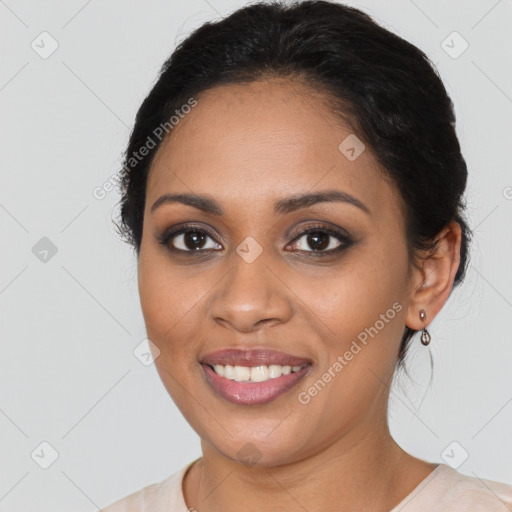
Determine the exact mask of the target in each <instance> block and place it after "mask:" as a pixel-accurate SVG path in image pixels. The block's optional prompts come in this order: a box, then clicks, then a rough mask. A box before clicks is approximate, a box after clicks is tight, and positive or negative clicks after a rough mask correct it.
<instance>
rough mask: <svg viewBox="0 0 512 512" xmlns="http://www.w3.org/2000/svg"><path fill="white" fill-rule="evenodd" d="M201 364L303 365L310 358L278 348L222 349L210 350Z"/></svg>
mask: <svg viewBox="0 0 512 512" xmlns="http://www.w3.org/2000/svg"><path fill="white" fill-rule="evenodd" d="M200 362H201V363H203V364H208V365H211V366H214V365H216V364H221V365H224V366H225V365H227V364H230V365H231V366H248V367H253V366H270V365H271V364H278V365H280V366H303V365H305V364H311V360H310V359H307V358H305V357H299V356H294V355H292V354H287V353H285V352H280V351H279V350H272V349H252V350H242V349H224V350H218V351H216V352H211V353H210V354H207V355H206V356H205V357H203V358H202V359H201V361H200Z"/></svg>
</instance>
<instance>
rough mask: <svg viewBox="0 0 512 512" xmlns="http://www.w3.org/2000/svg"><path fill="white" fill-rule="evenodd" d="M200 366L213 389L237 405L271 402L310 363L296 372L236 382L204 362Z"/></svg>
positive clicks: (307, 368)
mask: <svg viewBox="0 0 512 512" xmlns="http://www.w3.org/2000/svg"><path fill="white" fill-rule="evenodd" d="M201 366H202V367H203V371H204V373H205V375H206V378H207V380H208V382H209V384H210V385H211V386H212V387H213V389H214V390H215V391H216V392H217V393H218V394H219V395H220V396H222V397H223V398H225V399H226V400H227V401H228V402H231V403H233V404H238V405H259V404H266V403H268V402H272V400H275V399H276V398H277V397H279V396H281V395H284V394H285V393H286V392H287V391H289V390H290V389H291V388H293V387H294V386H295V385H296V384H297V383H298V382H299V381H300V380H301V379H302V378H303V377H304V376H305V375H306V374H307V373H308V371H309V368H310V365H306V366H305V367H304V368H302V369H301V370H299V371H298V372H293V373H289V374H288V375H281V376H280V377H276V378H275V379H269V380H267V381H265V382H250V381H246V382H237V381H235V380H230V379H225V378H224V377H221V376H220V375H217V374H216V373H215V372H214V371H213V369H212V368H211V367H210V366H208V365H206V364H202V365H201Z"/></svg>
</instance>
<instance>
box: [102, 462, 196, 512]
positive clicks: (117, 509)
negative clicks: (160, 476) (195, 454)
mask: <svg viewBox="0 0 512 512" xmlns="http://www.w3.org/2000/svg"><path fill="white" fill-rule="evenodd" d="M192 464H193V463H190V464H187V466H185V467H183V468H182V469H180V470H179V471H177V472H176V473H173V474H172V475H170V476H169V477H167V478H166V479H165V480H163V481H161V482H159V483H154V484H151V485H148V486H147V487H144V488H142V489H140V490H138V491H136V492H134V493H132V494H129V495H128V496H125V497H124V498H121V499H120V500H118V501H115V502H114V503H111V504H110V505H108V506H107V507H103V508H102V509H101V510H102V511H103V512H149V511H154V510H173V511H176V512H182V511H183V512H187V507H186V505H185V501H184V498H183V491H182V481H183V476H184V474H185V472H186V470H187V469H188V468H189V467H190V466H191V465H192Z"/></svg>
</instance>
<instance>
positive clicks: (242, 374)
mask: <svg viewBox="0 0 512 512" xmlns="http://www.w3.org/2000/svg"><path fill="white" fill-rule="evenodd" d="M302 368H304V366H293V367H292V366H280V365H278V364H271V365H270V366H251V367H249V366H231V365H229V364H227V365H225V366H224V365H222V364H216V365H213V370H214V371H215V373H216V374H217V375H220V376H221V377H224V378H226V379H230V380H235V381H237V382H248V381H251V382H265V381H267V380H269V379H276V378H277V377H281V375H288V374H290V373H292V372H298V371H299V370H301V369H302Z"/></svg>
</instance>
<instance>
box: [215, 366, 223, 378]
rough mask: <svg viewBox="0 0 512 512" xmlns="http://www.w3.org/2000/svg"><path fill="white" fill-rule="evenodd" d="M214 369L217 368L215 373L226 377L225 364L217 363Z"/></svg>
mask: <svg viewBox="0 0 512 512" xmlns="http://www.w3.org/2000/svg"><path fill="white" fill-rule="evenodd" d="M213 369H214V370H215V373H216V374H217V375H220V376H221V377H224V366H222V365H221V364H216V365H215V366H214V367H213Z"/></svg>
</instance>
